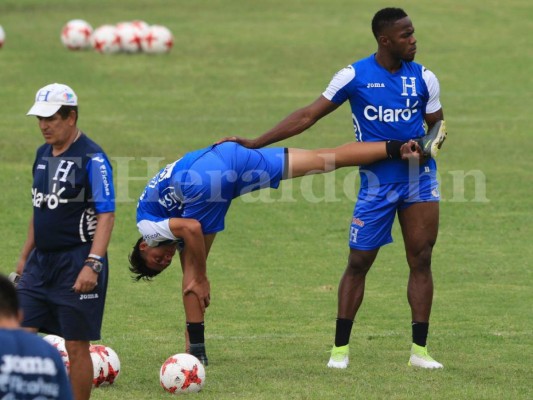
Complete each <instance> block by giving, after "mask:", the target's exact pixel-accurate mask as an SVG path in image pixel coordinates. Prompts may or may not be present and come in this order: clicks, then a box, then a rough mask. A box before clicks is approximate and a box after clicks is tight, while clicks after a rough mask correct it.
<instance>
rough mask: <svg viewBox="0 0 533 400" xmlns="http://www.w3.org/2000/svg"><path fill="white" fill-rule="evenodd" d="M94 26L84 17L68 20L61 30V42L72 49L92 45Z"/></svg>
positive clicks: (85, 47)
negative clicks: (83, 18)
mask: <svg viewBox="0 0 533 400" xmlns="http://www.w3.org/2000/svg"><path fill="white" fill-rule="evenodd" d="M92 34H93V28H92V26H91V25H90V24H89V23H88V22H87V21H84V20H82V19H73V20H71V21H68V22H67V23H66V24H65V26H64V27H63V29H62V30H61V42H62V43H63V45H64V46H65V47H66V48H68V49H70V50H81V49H87V48H89V47H91V36H92Z"/></svg>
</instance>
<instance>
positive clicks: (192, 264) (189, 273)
mask: <svg viewBox="0 0 533 400" xmlns="http://www.w3.org/2000/svg"><path fill="white" fill-rule="evenodd" d="M169 227H170V230H171V232H172V234H173V235H174V236H175V237H179V238H181V239H183V241H184V242H185V246H184V248H183V250H182V252H181V253H180V261H181V266H182V269H183V283H182V290H183V296H184V301H186V298H187V296H190V295H191V294H193V295H195V296H196V297H197V298H198V301H199V304H200V307H201V309H202V312H203V311H205V307H207V306H208V305H209V299H210V296H209V294H210V284H209V280H208V279H207V267H206V262H207V254H208V246H210V245H211V243H212V240H213V239H214V235H209V239H210V241H209V240H208V241H207V243H206V237H205V236H204V234H203V232H202V226H201V225H200V222H198V221H197V220H195V219H190V218H171V219H170V220H169ZM211 237H212V238H211Z"/></svg>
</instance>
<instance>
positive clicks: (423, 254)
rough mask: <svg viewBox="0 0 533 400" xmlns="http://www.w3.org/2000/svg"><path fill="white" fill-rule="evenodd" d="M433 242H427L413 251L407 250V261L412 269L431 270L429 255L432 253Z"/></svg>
mask: <svg viewBox="0 0 533 400" xmlns="http://www.w3.org/2000/svg"><path fill="white" fill-rule="evenodd" d="M433 244H434V243H428V244H427V245H425V246H421V247H420V248H418V249H416V250H414V251H408V252H407V263H408V264H409V267H410V268H411V270H413V271H421V272H422V271H430V270H431V256H432V253H433Z"/></svg>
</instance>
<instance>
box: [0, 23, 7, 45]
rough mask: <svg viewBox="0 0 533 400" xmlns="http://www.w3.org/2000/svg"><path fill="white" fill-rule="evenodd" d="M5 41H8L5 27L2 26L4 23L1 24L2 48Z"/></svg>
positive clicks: (0, 37)
mask: <svg viewBox="0 0 533 400" xmlns="http://www.w3.org/2000/svg"><path fill="white" fill-rule="evenodd" d="M5 41H6V33H5V32H4V28H2V25H0V49H1V48H2V46H3V45H4V42H5Z"/></svg>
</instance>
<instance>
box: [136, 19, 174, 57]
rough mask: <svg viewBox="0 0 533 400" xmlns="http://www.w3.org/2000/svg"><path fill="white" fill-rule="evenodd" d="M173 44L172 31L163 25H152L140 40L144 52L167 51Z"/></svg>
mask: <svg viewBox="0 0 533 400" xmlns="http://www.w3.org/2000/svg"><path fill="white" fill-rule="evenodd" d="M173 44H174V36H172V32H170V30H169V29H168V28H167V27H165V26H163V25H152V26H150V28H149V29H148V31H147V32H146V34H145V35H144V37H143V40H142V42H141V47H142V49H143V51H144V52H145V53H149V54H159V53H168V52H169V51H170V49H171V48H172V45H173Z"/></svg>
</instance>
